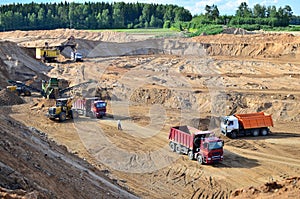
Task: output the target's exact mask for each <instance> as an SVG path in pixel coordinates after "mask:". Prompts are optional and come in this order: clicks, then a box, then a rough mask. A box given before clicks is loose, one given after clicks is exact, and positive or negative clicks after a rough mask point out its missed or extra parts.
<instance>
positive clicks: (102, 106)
mask: <svg viewBox="0 0 300 199" xmlns="http://www.w3.org/2000/svg"><path fill="white" fill-rule="evenodd" d="M94 113H95V115H96V117H97V118H102V117H103V116H105V114H106V102H104V101H102V100H97V101H94Z"/></svg>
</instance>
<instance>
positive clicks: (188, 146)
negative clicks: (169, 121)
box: [169, 126, 224, 164]
mask: <svg viewBox="0 0 300 199" xmlns="http://www.w3.org/2000/svg"><path fill="white" fill-rule="evenodd" d="M169 140H170V142H169V145H170V148H171V150H172V151H173V152H177V153H179V154H181V153H182V154H187V155H188V156H189V159H191V160H193V159H197V160H198V162H199V163H200V164H204V163H205V164H212V163H215V162H220V161H222V160H223V146H224V141H223V140H221V139H220V138H218V137H216V136H215V134H214V133H213V132H211V131H200V130H198V129H196V128H193V127H190V126H176V127H172V128H171V129H170V133H169Z"/></svg>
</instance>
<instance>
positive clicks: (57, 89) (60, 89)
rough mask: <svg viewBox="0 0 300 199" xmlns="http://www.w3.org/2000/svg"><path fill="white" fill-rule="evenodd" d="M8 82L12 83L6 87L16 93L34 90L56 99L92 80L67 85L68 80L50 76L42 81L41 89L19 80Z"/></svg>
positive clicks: (26, 93) (27, 92)
mask: <svg viewBox="0 0 300 199" xmlns="http://www.w3.org/2000/svg"><path fill="white" fill-rule="evenodd" d="M8 83H10V84H12V86H7V88H6V89H7V90H10V91H12V92H16V94H18V95H24V96H30V95H31V92H33V91H34V92H37V93H40V94H41V95H42V96H43V97H45V98H47V99H58V98H61V97H62V96H63V95H64V94H65V93H67V92H69V91H71V90H73V89H75V88H79V87H82V86H86V85H88V84H90V83H92V81H86V82H82V83H79V84H76V85H73V86H69V81H67V80H65V79H59V78H56V77H51V78H50V79H49V80H48V81H42V89H38V88H35V87H33V86H28V85H26V84H25V83H23V82H21V81H14V80H8Z"/></svg>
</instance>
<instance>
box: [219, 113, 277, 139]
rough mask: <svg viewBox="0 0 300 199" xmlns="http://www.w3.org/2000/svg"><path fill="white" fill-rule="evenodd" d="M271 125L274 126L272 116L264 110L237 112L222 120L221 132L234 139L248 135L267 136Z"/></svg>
mask: <svg viewBox="0 0 300 199" xmlns="http://www.w3.org/2000/svg"><path fill="white" fill-rule="evenodd" d="M270 126H273V120H272V116H271V115H268V114H265V113H264V112H258V113H247V114H235V115H230V116H225V117H222V120H221V132H222V133H223V134H224V135H226V136H228V137H230V138H233V139H234V138H237V137H239V136H247V135H252V136H259V135H262V136H266V135H268V134H269V131H270V130H269V127H270Z"/></svg>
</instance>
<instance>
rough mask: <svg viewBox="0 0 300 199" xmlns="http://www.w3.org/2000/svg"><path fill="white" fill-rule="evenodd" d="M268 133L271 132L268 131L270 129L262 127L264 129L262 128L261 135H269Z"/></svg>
mask: <svg viewBox="0 0 300 199" xmlns="http://www.w3.org/2000/svg"><path fill="white" fill-rule="evenodd" d="M268 133H269V132H268V129H262V130H261V135H262V136H266V135H268Z"/></svg>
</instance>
